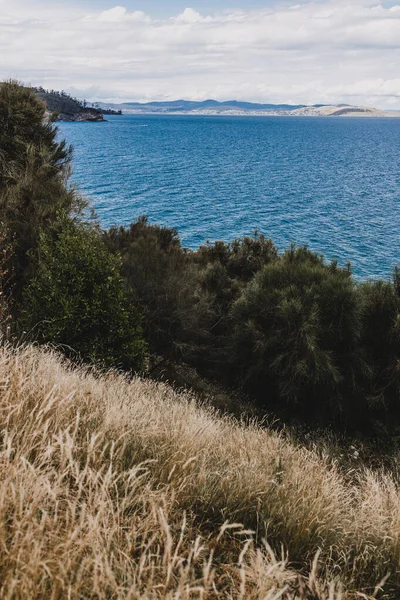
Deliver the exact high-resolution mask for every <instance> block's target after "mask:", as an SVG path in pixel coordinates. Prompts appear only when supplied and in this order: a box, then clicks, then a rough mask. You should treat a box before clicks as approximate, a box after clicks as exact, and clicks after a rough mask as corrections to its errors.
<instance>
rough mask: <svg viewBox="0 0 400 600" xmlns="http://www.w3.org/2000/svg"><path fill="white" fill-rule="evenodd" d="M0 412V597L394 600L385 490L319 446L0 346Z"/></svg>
mask: <svg viewBox="0 0 400 600" xmlns="http://www.w3.org/2000/svg"><path fill="white" fill-rule="evenodd" d="M0 411H1V416H2V443H1V446H0V461H1V481H0V574H1V584H0V590H1V592H0V595H1V597H2V598H11V597H12V598H14V599H15V600H18V599H26V598H29V599H30V600H35V599H38V600H39V599H42V598H47V597H49V596H48V594H49V590H52V598H54V599H58V598H60V599H61V598H65V597H68V598H72V599H78V598H86V599H89V598H93V599H95V598H96V600H106V599H108V598H119V599H120V600H122V599H128V598H130V599H133V598H137V599H139V598H143V599H144V598H146V599H149V600H150V599H156V598H158V599H169V600H173V599H174V600H175V599H182V600H183V599H186V600H190V599H194V598H203V599H204V600H206V599H210V600H211V599H216V598H225V599H227V600H229V599H231V600H233V599H240V598H241V599H244V598H246V599H248V600H261V599H263V600H266V599H268V600H278V598H283V599H284V600H295V599H297V600H300V599H303V600H306V599H309V598H314V599H316V600H328V599H329V600H339V599H342V600H344V599H346V598H353V597H355V595H353V594H350V591H351V590H353V591H354V590H356V589H359V590H360V591H362V592H363V594H360V595H359V596H357V597H363V598H372V597H375V596H374V594H373V590H374V588H375V585H376V584H379V582H380V581H381V580H382V578H384V577H385V576H386V574H388V573H392V575H391V577H390V579H389V581H388V582H387V584H386V586H385V589H387V590H388V595H387V596H385V597H388V598H389V597H391V598H394V595H393V594H394V593H395V592H390V590H391V589H392V588H391V587H390V586H395V588H396V589H397V590H398V589H399V588H398V584H399V577H398V566H399V559H400V554H399V548H400V544H399V541H400V524H399V523H400V521H399V514H400V500H399V493H398V486H397V484H396V483H395V480H394V479H393V478H392V477H391V476H390V475H389V474H387V475H383V474H379V473H374V472H372V471H369V470H367V469H365V468H362V466H359V469H358V474H355V473H354V470H352V469H348V470H343V468H342V467H340V461H339V462H338V460H337V458H336V459H335V460H333V458H329V448H328V446H326V447H325V448H324V447H323V446H321V447H319V448H318V447H316V449H315V451H310V450H306V449H304V448H301V447H300V446H295V445H293V444H292V443H291V442H290V441H287V440H285V439H283V438H282V437H280V436H279V435H278V434H276V433H274V432H272V431H268V430H265V429H262V428H260V427H258V426H256V425H254V424H253V425H245V424H240V423H237V422H235V421H233V420H231V419H229V418H224V417H221V416H218V414H217V413H216V412H215V411H213V410H211V409H209V408H207V407H206V406H201V405H199V404H198V403H197V402H196V400H195V399H194V398H193V397H192V396H189V395H187V394H177V393H175V392H174V391H173V390H172V389H171V388H169V387H168V386H166V385H161V384H156V383H152V382H150V381H145V380H140V379H133V380H131V381H129V380H128V379H127V378H124V377H123V376H120V375H117V374H112V373H110V374H108V375H103V376H99V375H98V374H97V375H96V374H93V372H92V373H89V372H87V371H85V370H84V369H79V368H76V367H75V368H72V367H71V366H69V365H68V364H67V363H66V362H65V361H63V360H62V359H61V358H59V357H58V356H56V355H55V354H54V353H52V352H46V351H39V350H38V349H35V348H32V347H26V348H19V349H18V350H12V349H11V348H9V347H7V346H6V347H4V346H3V347H2V348H1V350H0ZM337 455H339V452H338V453H337ZM295 566H296V568H295ZM396 570H397V571H396ZM396 573H397V574H396ZM339 580H341V583H340V582H339ZM393 589H394V588H393ZM376 591H378V587H377V588H376ZM364 593H365V595H364ZM380 597H382V596H380Z"/></svg>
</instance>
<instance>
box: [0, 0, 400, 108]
mask: <svg viewBox="0 0 400 600" xmlns="http://www.w3.org/2000/svg"><path fill="white" fill-rule="evenodd" d="M397 1H398V0H397ZM0 56H1V60H0V78H6V77H10V76H13V77H19V78H20V79H22V80H24V81H26V82H27V83H32V84H42V85H44V86H45V87H53V88H60V89H61V88H62V89H66V90H71V91H72V90H73V91H74V93H75V94H77V95H82V96H83V95H85V96H86V97H87V98H90V99H115V100H116V99H120V100H145V99H150V98H151V99H157V98H174V99H176V98H180V97H185V98H188V99H194V98H196V99H197V98H199V99H202V98H203V99H204V98H207V97H215V98H217V99H229V98H238V99H247V100H258V101H268V102H269V101H270V102H295V103H298V102H299V103H300V102H301V103H318V102H326V103H331V102H332V103H333V102H349V103H350V102H351V103H354V104H356V103H357V104H373V105H376V106H379V107H383V108H384V107H388V108H393V107H395V106H398V107H399V108H400V81H399V72H398V65H399V64H400V6H399V5H395V4H394V3H393V5H392V6H389V7H387V6H385V7H384V6H381V5H379V4H376V5H371V2H368V1H362V0H355V1H351V0H322V1H318V2H308V3H305V4H301V5H300V4H297V5H294V6H291V7H288V6H287V5H284V4H282V5H277V6H275V8H273V9H263V10H261V9H260V10H258V11H246V10H242V11H236V12H231V13H220V14H214V15H212V16H208V15H202V14H201V13H199V12H198V11H196V10H194V9H193V8H190V7H188V8H186V10H185V11H184V12H183V13H182V14H181V15H171V17H170V18H168V19H164V20H151V19H150V17H148V16H147V15H146V14H145V13H143V12H141V11H133V12H130V11H129V10H128V9H127V8H126V7H124V6H113V5H112V4H111V5H110V7H109V8H108V10H105V11H97V12H93V13H88V11H84V10H83V9H82V8H81V9H78V8H72V7H71V6H69V8H68V10H66V8H65V5H64V8H62V7H61V6H60V5H58V6H57V5H53V6H52V7H50V8H49V5H46V6H45V5H42V4H41V2H39V1H36V0H15V1H14V3H13V6H12V7H11V5H10V3H9V2H4V1H1V0H0Z"/></svg>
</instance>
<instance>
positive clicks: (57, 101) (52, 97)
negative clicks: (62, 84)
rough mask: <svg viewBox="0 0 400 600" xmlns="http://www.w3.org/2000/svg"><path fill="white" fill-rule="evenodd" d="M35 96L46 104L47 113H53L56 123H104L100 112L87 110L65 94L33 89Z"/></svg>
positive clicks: (93, 109)
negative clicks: (55, 116)
mask: <svg viewBox="0 0 400 600" xmlns="http://www.w3.org/2000/svg"><path fill="white" fill-rule="evenodd" d="M35 92H36V94H37V96H38V97H39V98H40V100H42V101H43V102H45V103H46V108H47V111H48V112H49V113H50V114H53V113H55V114H56V115H57V120H58V121H94V122H96V121H104V117H103V114H102V112H101V111H100V110H97V109H95V108H89V107H87V106H85V105H84V104H83V103H81V102H80V101H79V100H77V99H76V98H72V97H71V96H69V95H68V94H66V93H65V92H56V91H54V90H52V91H47V90H44V89H43V88H35Z"/></svg>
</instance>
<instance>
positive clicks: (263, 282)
mask: <svg viewBox="0 0 400 600" xmlns="http://www.w3.org/2000/svg"><path fill="white" fill-rule="evenodd" d="M230 317H231V324H232V347H233V356H234V359H233V364H232V367H233V368H232V375H233V376H234V377H235V378H236V380H237V381H238V380H239V381H240V382H241V384H242V385H243V386H244V387H245V388H246V389H247V390H249V391H251V392H252V393H253V394H255V395H256V397H257V398H258V401H259V402H260V403H261V404H262V405H264V406H268V405H271V404H275V405H280V407H281V408H285V409H289V411H290V413H291V414H297V415H301V416H303V417H307V418H310V417H312V418H315V417H318V418H319V419H320V420H321V419H322V420H323V422H325V423H326V422H327V421H330V420H332V419H338V418H340V419H342V417H341V413H345V414H349V413H350V412H351V406H349V405H350V404H351V402H352V399H353V396H354V393H355V389H356V386H357V381H358V376H359V374H360V372H361V370H362V368H363V361H362V360H361V355H360V348H359V339H360V334H361V331H360V330H361V307H360V303H359V302H358V296H357V293H356V287H355V283H354V281H353V280H352V278H351V276H350V273H349V272H348V271H346V270H342V269H339V268H338V267H337V266H336V265H335V264H333V265H331V266H327V265H325V264H324V263H323V261H322V258H321V257H318V256H316V255H313V254H310V253H308V252H307V251H304V249H299V250H298V251H296V250H294V249H292V250H291V251H289V252H288V253H287V254H285V255H284V256H283V257H282V258H281V260H279V261H275V262H273V263H271V264H269V265H266V266H265V267H264V268H263V269H262V270H261V271H260V272H259V273H258V274H257V275H256V276H255V278H254V279H253V281H252V282H251V283H250V284H249V285H248V286H247V287H246V288H245V289H244V291H243V293H242V295H241V297H240V298H239V299H238V300H237V301H236V303H235V304H234V306H233V308H232V311H231V315H230ZM235 374H236V375H235Z"/></svg>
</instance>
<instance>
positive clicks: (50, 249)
mask: <svg viewBox="0 0 400 600" xmlns="http://www.w3.org/2000/svg"><path fill="white" fill-rule="evenodd" d="M22 323H23V325H24V327H25V328H27V329H28V330H29V331H30V334H31V337H33V338H34V339H37V340H38V341H40V342H51V343H55V344H62V345H64V346H68V347H70V348H71V349H72V350H73V351H75V352H77V353H78V355H79V356H80V357H81V358H82V359H84V360H88V361H91V362H97V363H101V364H102V365H104V366H106V367H110V366H115V367H121V368H124V369H134V370H141V369H143V368H144V361H145V354H146V344H145V343H144V341H143V339H142V333H141V327H140V319H139V315H138V312H137V310H136V309H135V307H134V306H133V305H132V304H131V303H130V302H129V300H128V296H127V294H126V292H125V290H124V287H123V283H122V281H121V277H120V259H119V257H118V256H114V255H111V254H110V253H109V252H108V251H107V249H106V248H105V246H104V244H103V242H102V240H101V237H100V234H99V232H98V231H97V230H95V229H93V228H88V227H84V226H83V225H73V224H71V223H70V222H68V221H65V222H64V223H63V224H62V226H61V231H60V233H58V235H57V236H56V239H55V240H52V239H51V238H50V237H49V236H45V235H42V238H41V244H40V261H39V264H38V266H37V273H36V276H35V278H34V279H33V280H32V281H31V283H30V284H29V286H28V288H27V290H26V294H25V303H24V311H23V317H22Z"/></svg>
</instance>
